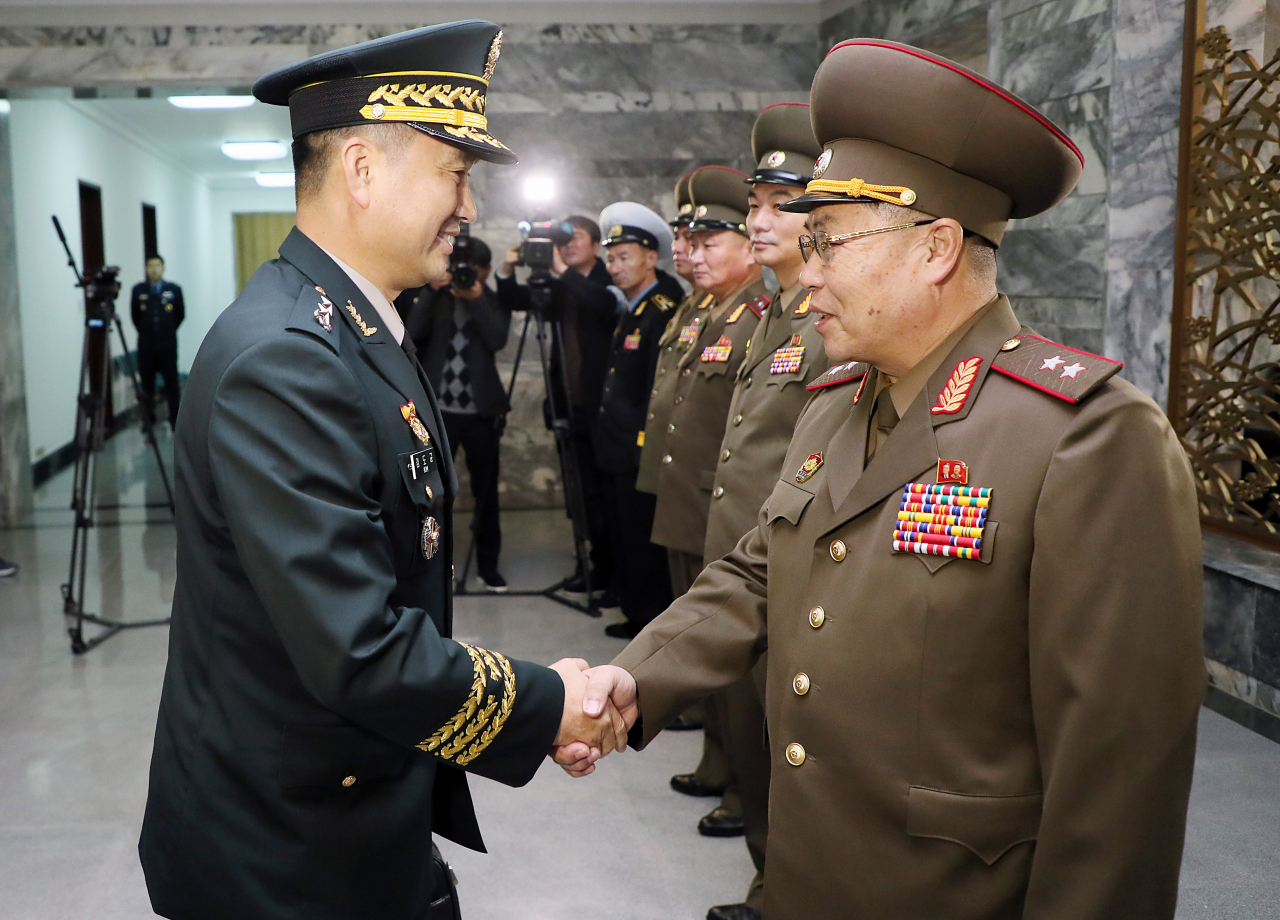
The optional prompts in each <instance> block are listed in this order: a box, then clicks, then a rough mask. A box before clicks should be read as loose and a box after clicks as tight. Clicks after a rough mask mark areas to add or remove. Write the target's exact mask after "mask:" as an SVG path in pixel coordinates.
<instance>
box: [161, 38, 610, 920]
mask: <svg viewBox="0 0 1280 920" xmlns="http://www.w3.org/2000/svg"><path fill="white" fill-rule="evenodd" d="M500 40H501V33H499V31H498V28H497V26H495V25H493V24H492V23H487V22H474V21H473V22H464V23H450V24H446V25H442V26H433V27H429V28H426V29H418V30H414V31H411V32H406V33H402V34H399V35H393V36H389V37H387V38H382V39H378V40H375V41H371V42H366V43H364V44H361V45H357V46H355V47H352V48H344V49H341V50H339V51H334V52H330V53H327V54H323V55H320V56H318V57H315V58H311V59H308V60H305V61H302V62H300V63H296V64H292V65H290V66H288V67H285V68H283V69H281V70H278V71H275V72H274V73H271V74H268V75H267V76H266V77H264V78H262V79H261V80H259V81H258V83H257V84H256V85H255V87H254V92H255V95H256V96H257V97H258V99H260V100H261V101H263V102H267V103H270V104H276V105H283V104H288V106H289V109H290V117H291V121H292V124H293V132H294V138H295V141H294V165H295V174H296V176H297V197H298V221H297V228H296V229H295V230H294V231H293V232H292V233H290V235H289V237H288V238H287V239H286V240H285V241H284V243H283V244H282V245H281V247H280V253H281V258H279V259H277V260H274V261H272V262H269V263H267V264H266V265H264V266H262V267H261V268H260V269H259V270H258V271H257V272H256V273H255V274H254V276H253V278H252V279H251V280H250V281H249V284H248V285H247V286H246V287H245V290H244V292H243V293H242V294H241V296H240V297H239V298H237V299H236V301H235V302H234V303H233V304H232V305H231V306H230V307H229V308H228V309H227V310H226V311H225V312H224V313H223V314H222V315H221V316H220V317H219V319H218V320H217V322H216V323H215V324H214V326H213V328H212V329H211V330H210V331H209V334H208V336H207V337H206V338H205V341H204V343H203V345H202V346H201V348H200V353H199V354H198V355H197V357H196V360H195V362H194V364H193V366H192V371H191V377H190V382H189V385H188V390H187V405H186V408H185V409H184V410H183V427H182V429H181V430H179V432H178V434H177V439H176V443H175V449H174V454H175V469H176V484H177V489H176V491H177V496H176V497H177V505H178V541H177V542H178V574H177V583H176V587H175V592H174V603H173V626H172V632H171V634H170V644H169V663H168V668H167V671H166V673H165V680H164V688H163V691H162V695H161V700H160V712H159V718H158V723H157V726H156V738H155V747H154V753H153V756H152V764H151V776H150V789H149V793H148V798H147V806H146V814H145V816H144V819H143V827H142V839H141V841H140V843H139V851H140V855H141V859H142V866H143V870H144V872H145V874H146V879H147V887H148V890H149V892H150V895H151V902H152V906H153V907H154V908H155V910H156V912H157V913H159V914H161V915H162V916H165V917H170V918H175V920H176V918H182V920H203V918H209V920H214V918H218V920H221V918H227V917H237V918H246V920H250V918H254V920H256V918H263V920H268V918H270V920H286V918H289V920H292V918H298V917H307V918H310V920H350V918H365V917H377V918H379V920H439V918H449V920H457V918H458V916H459V914H458V910H457V905H456V897H455V895H454V893H453V890H452V885H451V884H450V876H449V872H448V870H447V867H446V866H445V865H444V864H443V861H442V860H438V859H437V858H436V857H435V856H434V855H433V845H432V838H431V835H432V832H433V831H434V832H436V833H440V834H442V835H444V836H446V837H449V838H450V839H452V840H454V841H457V842H458V843H460V844H462V845H464V846H468V847H471V848H473V849H480V850H482V849H483V846H484V844H483V842H482V840H481V836H480V830H479V827H478V824H477V821H476V816H475V812H474V810H473V808H472V805H471V798H470V795H469V793H468V791H467V782H466V777H465V773H464V771H469V772H472V773H478V774H480V775H482V776H487V777H489V778H492V779H496V780H498V781H500V782H504V783H507V784H510V785H520V784H522V783H525V782H527V781H528V780H529V779H530V778H531V777H532V776H533V774H534V772H535V771H536V770H537V769H538V766H539V765H540V763H541V762H542V758H543V757H544V756H545V755H546V753H547V751H548V748H549V747H550V745H551V744H552V743H553V741H554V740H558V739H563V738H569V737H573V736H575V735H576V736H580V737H581V738H582V739H583V740H586V741H588V743H590V744H591V745H592V746H593V747H594V748H595V749H596V751H597V753H600V752H605V751H607V750H609V749H611V748H615V747H618V746H620V744H621V743H622V741H623V740H625V739H624V738H620V737H619V735H618V732H619V731H620V730H621V724H620V721H619V722H611V721H610V720H608V719H605V720H602V721H599V722H583V721H580V720H578V719H576V718H574V716H573V714H572V711H571V707H572V706H574V705H578V706H580V705H581V703H580V700H581V698H582V694H583V692H584V690H585V683H586V678H585V676H584V675H583V674H582V671H581V668H582V667H583V666H584V664H585V663H582V662H578V661H575V660H564V661H560V662H557V663H556V664H555V665H552V667H551V668H545V667H541V666H538V665H535V664H530V663H526V662H521V661H511V660H509V659H507V658H506V657H505V656H503V655H501V654H498V653H497V652H492V651H489V650H487V649H483V648H479V647H477V646H473V645H469V644H465V643H461V642H455V641H453V640H452V639H450V638H449V636H450V633H451V628H452V619H453V611H452V597H451V593H450V587H451V582H452V579H451V577H450V566H449V563H450V558H451V556H452V551H453V534H452V532H451V523H450V520H451V518H450V516H451V509H452V504H453V498H454V493H455V491H456V487H457V481H456V479H455V477H454V474H453V467H452V462H451V460H450V450H449V447H448V439H447V437H446V435H445V432H444V425H443V422H442V421H441V418H440V413H439V409H438V407H437V403H436V399H435V397H434V395H433V394H432V392H431V388H430V386H429V384H428V383H427V381H426V377H425V375H424V374H423V372H422V369H421V366H420V365H419V364H418V362H417V360H416V358H415V357H414V355H413V346H412V341H411V340H408V339H407V338H405V336H404V328H403V326H402V324H401V322H400V319H399V317H398V316H397V315H396V312H395V310H394V308H393V307H392V306H391V301H392V300H394V298H395V297H396V296H397V295H398V294H399V293H400V292H401V291H403V290H406V289H408V288H413V287H420V286H421V285H423V284H427V283H429V282H430V281H432V280H435V279H438V278H441V277H443V275H444V273H445V270H446V265H447V260H448V257H449V253H450V252H451V251H452V248H453V245H452V238H453V237H454V235H456V234H457V233H458V231H459V226H460V222H462V221H472V220H474V219H475V217H476V210H475V204H474V202H473V201H472V198H471V193H470V189H469V187H468V172H469V170H470V167H471V166H472V165H473V163H474V162H475V161H476V160H477V159H481V158H482V159H487V160H490V161H494V162H498V163H510V162H512V161H513V160H514V159H515V158H514V156H513V155H512V154H511V152H510V151H509V150H507V148H506V147H504V146H503V145H502V144H501V143H500V142H499V141H497V140H496V139H495V138H493V137H492V135H490V134H489V133H488V131H487V122H486V120H485V118H484V117H483V116H482V115H480V114H478V113H479V112H483V111H484V101H485V100H484V94H485V90H486V87H487V85H488V78H489V77H490V76H491V75H492V72H493V66H494V64H495V63H496V61H497V57H498V48H499V44H500ZM393 72H394V73H397V74H401V75H403V74H405V73H406V72H410V73H413V74H414V75H415V76H416V78H417V79H419V80H421V81H423V82H420V83H411V84H404V80H405V77H404V76H398V77H396V78H395V79H397V80H399V81H400V83H396V84H391V83H389V82H388V78H387V77H385V76H383V75H384V74H387V73H393ZM442 72H443V73H442ZM446 82H447V83H448V84H449V86H450V87H451V89H450V90H449V91H447V92H446V91H445V90H444V89H443V88H442V87H443V85H444V84H445V83H446ZM437 83H438V84H439V85H438V86H437Z"/></svg>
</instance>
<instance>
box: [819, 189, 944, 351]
mask: <svg viewBox="0 0 1280 920" xmlns="http://www.w3.org/2000/svg"><path fill="white" fill-rule="evenodd" d="M884 225H885V224H884V221H882V220H881V219H880V217H879V216H878V215H877V214H876V212H875V210H874V209H873V208H871V207H870V206H868V205H863V204H837V205H827V206H825V207H821V208H815V209H814V210H813V211H811V212H810V213H809V217H808V220H807V221H806V228H807V232H808V233H810V234H812V233H814V232H815V231H818V232H822V233H826V234H827V235H828V236H831V237H836V236H842V235H843V234H846V233H854V232H857V231H861V230H873V229H876V228H878V227H882V226H884ZM924 231H925V228H912V229H906V230H900V231H897V232H894V233H880V234H875V235H872V236H864V237H860V238H857V239H852V240H848V241H846V242H843V243H836V244H835V245H833V246H832V247H831V254H830V260H831V261H830V263H829V264H826V263H824V262H823V261H822V259H821V258H820V257H819V256H817V255H812V256H810V258H809V260H808V261H807V262H806V263H805V267H804V271H803V272H801V273H800V283H801V284H803V285H805V286H806V287H808V288H809V289H810V290H812V291H813V300H812V302H811V303H810V306H809V309H810V312H811V313H812V314H813V315H814V317H815V321H814V328H815V329H817V330H818V332H819V334H821V336H822V340H823V343H824V344H825V345H826V350H827V355H828V357H830V358H831V360H832V361H834V362H839V361H852V360H857V361H867V362H870V363H871V364H874V365H877V366H880V364H881V362H882V361H884V360H885V359H886V358H891V356H893V355H895V354H896V347H895V343H897V342H900V341H901V340H902V337H903V336H904V335H909V334H910V333H911V331H912V330H913V328H915V327H916V326H918V325H920V324H921V323H922V322H923V321H924V320H925V317H923V316H922V315H920V314H919V313H918V310H917V307H916V304H917V302H918V299H919V298H918V297H917V293H918V292H917V288H918V287H919V285H918V284H917V283H913V278H914V271H913V267H912V260H911V259H910V258H908V255H909V252H910V250H911V248H912V247H913V245H915V244H916V243H918V241H919V238H920V237H921V236H922V235H923V233H924Z"/></svg>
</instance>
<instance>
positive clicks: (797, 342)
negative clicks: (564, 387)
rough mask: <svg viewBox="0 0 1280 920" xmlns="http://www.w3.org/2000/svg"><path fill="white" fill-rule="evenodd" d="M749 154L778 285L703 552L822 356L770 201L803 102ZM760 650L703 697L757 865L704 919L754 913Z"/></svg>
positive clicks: (743, 499)
mask: <svg viewBox="0 0 1280 920" xmlns="http://www.w3.org/2000/svg"><path fill="white" fill-rule="evenodd" d="M751 152H752V156H753V157H755V159H756V161H757V164H758V165H757V166H756V170H755V172H753V173H752V174H751V176H750V180H749V181H750V183H751V192H750V194H749V196H748V211H747V232H748V233H750V234H751V251H752V254H753V255H754V257H755V260H756V262H757V263H759V264H760V265H763V266H766V267H768V268H770V269H772V270H773V273H774V275H775V276H776V277H777V279H778V284H779V289H778V292H777V293H776V294H774V296H773V300H772V301H771V302H770V304H769V307H768V309H767V310H765V314H764V316H762V317H760V325H759V326H757V327H756V331H755V332H754V333H753V334H752V336H751V344H750V346H749V347H748V349H747V354H746V358H745V359H744V360H743V362H742V366H741V367H739V368H738V379H737V383H736V384H735V386H734V391H733V401H732V402H731V403H730V405H729V424H728V425H727V426H726V427H725V432H724V441H723V443H722V444H721V449H720V458H719V461H718V463H717V465H716V481H715V487H714V488H713V489H712V490H711V510H710V512H709V513H708V516H707V539H706V548H705V549H704V550H703V557H704V558H706V559H719V558H720V557H721V556H725V555H728V554H729V552H730V551H732V550H733V548H734V547H735V546H737V545H738V540H739V539H741V538H742V535H743V534H745V533H746V532H747V531H749V530H751V529H753V528H754V527H755V525H756V517H757V516H758V515H759V513H760V506H761V505H763V504H764V502H765V500H766V499H767V498H768V497H769V491H770V490H771V489H772V488H773V483H774V482H775V481H776V480H777V477H778V470H779V469H780V468H781V467H782V461H783V459H784V458H785V457H786V454H787V445H789V444H790V443H791V434H792V432H793V431H794V430H795V425H796V419H797V418H799V416H800V410H801V409H803V408H804V404H805V403H806V402H808V400H809V396H810V394H809V393H808V391H807V390H806V389H805V387H806V386H807V385H808V383H809V382H810V381H812V380H813V379H814V378H816V377H819V376H820V375H821V374H822V373H823V372H825V371H826V369H827V367H828V366H829V364H830V362H829V361H828V360H827V353H826V351H825V350H824V349H823V345H822V336H820V335H818V332H817V330H816V329H814V328H813V319H814V317H813V316H812V315H811V314H810V313H809V303H810V300H811V297H810V295H809V293H808V292H807V291H806V290H805V289H804V287H803V286H802V285H801V284H800V270H801V269H802V268H803V267H804V260H803V259H802V258H801V255H800V247H799V246H798V245H797V243H798V241H799V239H800V235H801V234H802V233H803V232H804V218H805V216H804V215H803V214H793V213H789V212H786V211H782V210H779V208H780V206H781V205H783V204H785V203H786V202H788V201H790V200H791V199H793V198H796V197H798V196H799V195H801V194H803V193H804V187H805V184H806V183H807V182H808V177H809V176H810V175H811V174H812V173H813V165H814V162H815V161H816V160H817V159H818V156H819V155H820V154H821V153H822V148H821V147H819V146H818V142H817V141H816V140H815V139H814V137H813V127H812V126H811V125H810V122H809V106H808V105H806V104H804V103H792V102H786V103H781V104H779V105H773V106H769V107H768V108H766V109H765V110H764V111H762V112H761V113H760V114H759V116H757V118H756V123H755V125H754V127H753V128H752V130H751ZM766 658H767V655H762V656H761V657H760V661H759V663H758V664H757V665H756V667H755V668H754V670H753V672H752V673H751V674H749V675H748V676H747V677H744V678H743V679H742V680H740V681H738V682H737V683H736V684H734V685H733V686H732V687H730V688H729V689H727V690H723V691H721V692H719V693H716V694H714V695H713V696H712V697H711V698H710V699H711V700H712V701H713V705H715V706H716V708H717V717H718V721H719V724H720V727H721V736H722V737H723V739H724V745H725V750H726V752H727V753H728V756H729V761H730V763H731V764H732V766H733V776H734V779H735V780H736V781H737V786H738V795H739V798H740V799H741V800H742V820H743V827H744V830H745V831H746V838H747V850H748V851H749V852H750V854H751V860H752V862H753V863H754V864H755V867H756V877H755V878H754V879H753V880H752V882H751V886H750V888H749V890H748V893H747V898H746V901H745V902H744V903H742V904H723V905H719V906H716V907H713V908H711V910H710V911H709V912H708V913H707V920H759V918H760V915H761V912H762V911H763V910H764V854H765V842H766V840H767V839H768V836H769V752H768V749H767V748H766V747H765V743H764V733H765V727H764V682H765V668H766V660H765V659H766Z"/></svg>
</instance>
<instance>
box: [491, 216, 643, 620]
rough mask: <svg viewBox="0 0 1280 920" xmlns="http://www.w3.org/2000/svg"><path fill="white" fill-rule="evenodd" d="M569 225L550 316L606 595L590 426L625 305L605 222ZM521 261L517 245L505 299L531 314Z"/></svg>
mask: <svg viewBox="0 0 1280 920" xmlns="http://www.w3.org/2000/svg"><path fill="white" fill-rule="evenodd" d="M567 222H568V223H569V224H571V225H572V226H573V237H572V238H571V239H569V240H568V241H567V242H566V243H564V244H563V245H559V246H557V247H556V249H555V259H554V262H553V263H552V267H551V274H552V276H553V278H554V279H555V280H554V281H553V283H552V286H551V303H550V306H549V307H548V310H547V316H548V318H549V319H552V320H555V321H558V322H559V323H560V329H561V337H562V339H563V342H564V349H563V354H562V353H561V351H560V349H558V348H557V349H555V350H553V353H552V356H551V361H552V367H551V371H552V374H551V376H552V379H553V381H555V382H556V383H557V384H558V382H559V381H561V380H564V381H566V384H567V391H568V392H567V393H562V394H557V396H558V397H559V396H567V397H568V404H569V406H570V407H571V409H572V413H573V444H574V448H575V455H576V457H577V461H578V469H579V471H580V473H579V475H580V477H581V479H582V490H583V495H584V498H585V499H586V506H587V516H588V520H587V529H588V533H589V534H590V536H591V589H592V591H599V590H602V589H607V588H609V587H610V581H611V577H612V558H613V556H612V551H611V549H610V544H609V528H608V523H607V521H606V519H605V517H604V513H603V507H604V491H603V485H602V479H601V474H600V471H599V469H598V467H597V465H596V460H595V454H594V452H593V450H592V447H591V422H592V420H593V419H594V418H595V417H596V415H597V414H599V412H600V397H601V393H602V392H603V391H604V378H605V374H606V373H607V372H608V369H609V351H610V348H611V347H612V343H613V330H614V325H615V324H616V322H617V318H618V301H617V298H615V297H614V295H613V293H612V292H611V291H609V289H608V288H609V285H611V284H613V279H612V278H610V277H609V273H608V271H606V270H605V267H604V262H603V261H602V260H601V259H600V256H599V252H600V226H599V224H597V223H596V222H595V221H594V220H592V219H591V218H589V217H583V216H581V215H574V216H572V217H570V218H568V221H567ZM519 259H520V247H519V246H513V247H512V248H511V249H510V250H509V251H508V252H507V255H506V260H505V261H504V262H503V264H502V265H501V266H499V268H498V278H497V284H498V300H499V301H500V302H501V303H502V304H503V306H504V307H506V308H507V309H508V310H527V309H528V308H529V289H528V288H527V287H526V286H524V285H522V284H519V283H518V282H517V281H516V277H515V267H516V264H517V263H518V262H519ZM558 402H559V404H560V405H564V403H565V400H564V399H558ZM565 587H566V588H567V589H568V590H570V591H585V590H586V584H585V580H584V578H583V573H582V572H578V573H576V574H575V576H574V578H573V579H572V580H571V581H570V582H569V583H568V584H567V585H566V586H565ZM599 603H600V606H602V607H609V606H617V603H618V600H617V596H616V592H615V591H613V590H607V591H605V595H604V597H602V598H600V601H599Z"/></svg>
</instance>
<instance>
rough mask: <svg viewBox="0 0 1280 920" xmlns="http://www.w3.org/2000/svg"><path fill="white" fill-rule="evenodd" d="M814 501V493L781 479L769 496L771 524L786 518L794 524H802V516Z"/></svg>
mask: <svg viewBox="0 0 1280 920" xmlns="http://www.w3.org/2000/svg"><path fill="white" fill-rule="evenodd" d="M811 501H813V493H812V492H806V491H805V490H804V489H802V488H800V487H799V486H795V485H792V484H791V483H789V482H787V481H786V480H785V479H779V480H778V482H777V485H775V486H774V487H773V494H771V495H770V496H769V523H770V524H772V523H773V522H774V521H776V520H777V519H778V518H786V519H787V520H788V521H790V522H791V523H792V524H799V523H800V515H802V514H804V509H805V508H806V507H807V506H808V504H809V502H811Z"/></svg>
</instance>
